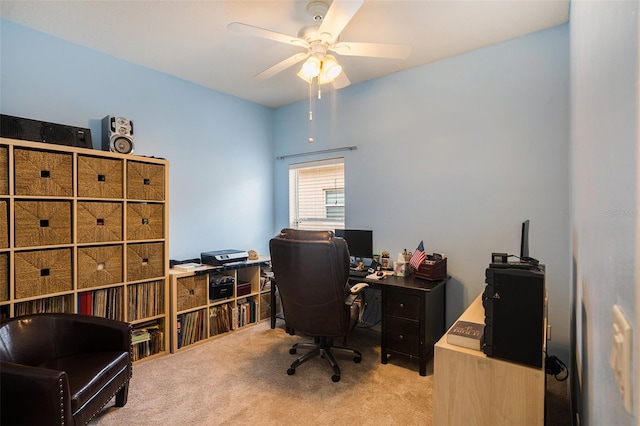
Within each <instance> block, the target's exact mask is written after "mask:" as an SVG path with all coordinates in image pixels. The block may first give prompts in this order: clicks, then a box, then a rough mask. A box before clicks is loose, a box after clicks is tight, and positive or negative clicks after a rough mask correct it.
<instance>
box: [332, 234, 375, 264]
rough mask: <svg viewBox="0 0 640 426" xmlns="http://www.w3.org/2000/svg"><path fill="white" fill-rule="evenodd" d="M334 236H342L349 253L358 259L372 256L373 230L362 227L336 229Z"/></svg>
mask: <svg viewBox="0 0 640 426" xmlns="http://www.w3.org/2000/svg"><path fill="white" fill-rule="evenodd" d="M335 236H336V237H340V238H344V240H345V241H346V242H347V246H348V247H349V255H350V256H352V257H355V258H356V259H357V258H360V259H371V258H373V231H366V230H362V229H336V230H335Z"/></svg>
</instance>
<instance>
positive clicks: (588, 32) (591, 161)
mask: <svg viewBox="0 0 640 426" xmlns="http://www.w3.org/2000/svg"><path fill="white" fill-rule="evenodd" d="M638 5H639V3H638V1H636V0H634V1H611V2H608V1H598V2H591V1H577V2H574V3H573V5H572V7H571V83H572V84H571V87H572V90H571V105H572V108H571V109H572V130H573V134H572V157H573V158H572V163H573V171H572V187H573V205H572V228H573V262H574V269H575V274H574V277H573V281H574V286H575V289H574V293H575V297H576V302H575V303H576V306H575V307H574V309H575V313H574V315H575V322H576V323H577V338H576V345H577V354H576V356H577V365H576V367H577V369H578V371H577V373H578V375H579V377H580V378H581V382H578V383H577V385H578V386H577V388H578V389H579V388H580V385H581V391H582V392H581V393H582V398H581V399H580V400H578V401H577V402H578V406H579V408H580V410H579V411H580V416H581V421H582V424H584V425H620V426H621V425H633V424H636V425H637V424H639V423H640V422H639V417H638V415H637V414H636V415H635V416H634V415H632V414H629V413H627V412H626V411H625V410H624V408H623V405H622V399H621V397H620V395H619V393H618V389H617V386H616V384H615V381H614V377H613V372H612V370H611V367H610V366H609V354H610V351H611V346H612V340H613V339H612V328H613V325H612V313H613V312H612V309H613V305H614V304H618V305H620V306H621V307H622V310H623V311H624V313H625V314H626V316H627V318H628V319H629V321H630V322H631V323H632V324H633V327H634V332H636V331H635V330H637V327H638V321H637V312H636V310H635V298H636V291H637V290H636V288H635V285H636V284H635V283H636V282H638V277H637V275H636V274H637V269H636V270H635V271H634V268H638V267H640V260H639V259H640V258H639V257H638V253H637V252H636V250H635V248H634V247H638V246H637V245H636V238H638V236H639V235H640V234H639V233H638V231H637V229H636V226H637V225H636V221H637V220H638V210H637V206H638V204H637V203H638V183H637V182H638V181H637V176H638V156H637V155H638V133H637V128H638V127H637V126H638V110H637V105H638V87H637V84H638V76H639V75H640V74H639V70H638V59H639V58H638V49H639V43H638ZM636 336H637V334H636ZM633 347H634V355H633V357H634V358H633V359H634V360H637V359H638V355H637V353H638V343H637V341H636V342H634V343H633ZM636 368H638V366H637V364H635V366H634V367H633V369H634V371H633V372H632V376H631V377H632V379H633V378H635V377H637V376H636V371H635V369H636ZM634 382H635V383H634V385H633V391H632V393H633V399H634V404H635V405H637V401H639V400H640V399H639V398H638V397H637V392H639V391H640V390H639V388H638V385H639V384H638V383H637V381H635V380H634ZM637 409H638V408H637V407H636V410H637ZM636 413H637V411H636Z"/></svg>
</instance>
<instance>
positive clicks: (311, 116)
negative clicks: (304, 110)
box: [309, 80, 313, 143]
mask: <svg viewBox="0 0 640 426" xmlns="http://www.w3.org/2000/svg"><path fill="white" fill-rule="evenodd" d="M309 143H313V80H311V81H310V82H309Z"/></svg>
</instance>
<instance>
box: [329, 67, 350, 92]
mask: <svg viewBox="0 0 640 426" xmlns="http://www.w3.org/2000/svg"><path fill="white" fill-rule="evenodd" d="M332 84H333V87H335V88H336V89H342V88H343V87H347V86H348V85H350V84H351V80H349V77H347V74H345V72H344V70H342V72H341V73H340V75H338V76H337V77H336V79H335V80H333V83H332Z"/></svg>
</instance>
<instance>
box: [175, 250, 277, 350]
mask: <svg viewBox="0 0 640 426" xmlns="http://www.w3.org/2000/svg"><path fill="white" fill-rule="evenodd" d="M270 271H271V265H270V259H269V257H266V256H260V257H259V258H258V259H257V260H248V261H246V262H240V263H238V262H236V263H233V264H228V265H224V266H217V267H214V266H204V267H203V268H201V269H199V270H196V271H184V270H180V269H177V268H173V269H171V270H170V271H169V276H170V290H171V352H172V353H175V352H178V351H180V350H183V349H185V348H188V347H190V346H192V345H194V344H197V343H202V342H205V341H207V340H209V339H212V338H216V337H220V336H224V335H227V334H228V333H230V332H233V331H235V330H239V329H242V328H243V327H246V326H249V325H253V324H256V323H258V322H259V321H262V320H264V319H267V318H270V315H271V310H270V309H271V306H270V304H271V298H270V297H271V293H270V292H271V279H270V278H269V277H268V272H270ZM218 275H226V276H230V277H233V285H232V287H231V289H230V290H229V292H228V294H227V293H225V294H223V295H221V297H220V298H218V299H214V297H215V295H213V294H211V293H210V286H209V281H210V279H211V278H212V277H214V276H218ZM239 288H240V291H239ZM245 292H246V293H245Z"/></svg>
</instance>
